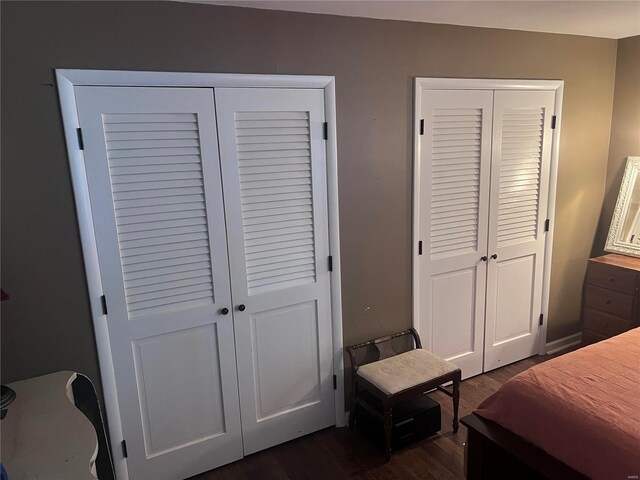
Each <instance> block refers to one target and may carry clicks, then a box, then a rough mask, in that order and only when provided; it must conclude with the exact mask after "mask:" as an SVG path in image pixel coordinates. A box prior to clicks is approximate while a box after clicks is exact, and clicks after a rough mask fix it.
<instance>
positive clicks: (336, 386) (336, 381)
mask: <svg viewBox="0 0 640 480" xmlns="http://www.w3.org/2000/svg"><path fill="white" fill-rule="evenodd" d="M333 389H334V390H337V389H338V377H336V376H335V375H334V376H333Z"/></svg>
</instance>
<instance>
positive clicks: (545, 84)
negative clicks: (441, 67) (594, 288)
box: [411, 77, 564, 355]
mask: <svg viewBox="0 0 640 480" xmlns="http://www.w3.org/2000/svg"><path fill="white" fill-rule="evenodd" d="M422 90H538V91H554V92H556V96H555V106H554V115H555V116H556V120H557V121H556V128H555V129H554V130H553V138H552V142H551V171H550V172H549V203H548V206H547V218H548V219H549V223H550V226H549V231H548V232H547V236H546V239H545V256H544V276H543V281H542V312H541V313H542V314H543V315H544V321H543V323H542V327H541V329H540V338H539V343H538V354H539V355H545V354H546V345H547V324H548V323H549V315H548V313H549V286H550V283H551V254H552V250H553V249H552V247H553V231H554V226H555V210H556V188H557V183H558V153H559V150H560V129H561V126H562V95H563V91H564V81H563V80H524V79H523V80H505V79H475V78H423V77H416V78H415V84H414V109H413V113H414V122H413V124H414V129H413V247H412V249H411V250H412V252H413V255H412V257H413V258H412V266H413V268H412V280H413V289H412V296H413V300H412V301H413V309H412V310H413V314H412V317H413V326H414V327H416V326H417V322H418V318H420V315H419V314H420V312H419V301H418V298H419V295H418V292H419V288H420V285H419V272H418V242H419V241H420V238H419V232H420V230H419V221H420V195H419V192H420V162H419V161H418V159H419V158H420V120H421V118H420V105H421V102H422Z"/></svg>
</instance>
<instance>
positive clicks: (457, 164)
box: [430, 108, 482, 255]
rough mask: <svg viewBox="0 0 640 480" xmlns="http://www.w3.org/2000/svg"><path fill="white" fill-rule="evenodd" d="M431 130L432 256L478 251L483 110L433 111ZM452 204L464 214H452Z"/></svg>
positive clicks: (442, 109) (448, 109)
mask: <svg viewBox="0 0 640 480" xmlns="http://www.w3.org/2000/svg"><path fill="white" fill-rule="evenodd" d="M431 128H432V129H433V137H432V143H431V155H432V167H431V168H432V172H431V178H432V180H431V184H432V187H431V195H432V197H431V200H432V203H431V219H432V223H431V225H432V227H431V242H430V245H431V254H432V255H433V254H443V253H454V252H457V251H459V250H460V248H475V247H476V246H477V235H478V230H477V224H478V201H479V190H480V145H481V128H482V110H481V109H465V108H461V109H452V108H441V109H434V111H433V117H432V118H431ZM452 201H455V202H456V207H455V209H456V210H459V211H461V212H463V213H462V214H460V215H456V214H455V213H452V208H451V202H452Z"/></svg>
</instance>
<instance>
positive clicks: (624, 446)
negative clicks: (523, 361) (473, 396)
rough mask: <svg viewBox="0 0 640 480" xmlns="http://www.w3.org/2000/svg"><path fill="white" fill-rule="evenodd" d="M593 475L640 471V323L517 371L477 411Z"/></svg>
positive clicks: (619, 475) (625, 476) (626, 476)
mask: <svg viewBox="0 0 640 480" xmlns="http://www.w3.org/2000/svg"><path fill="white" fill-rule="evenodd" d="M475 413H477V414H478V415H480V416H482V417H484V418H486V419H488V420H492V421H494V422H496V423H498V424H500V425H502V426H503V427H505V428H507V429H509V430H511V431H512V432H513V433H515V434H517V435H519V436H520V437H522V438H524V439H525V440H527V441H529V442H530V443H532V444H533V445H536V446H537V447H539V448H541V449H543V450H545V451H546V452H547V453H548V454H550V455H552V456H553V457H555V458H557V459H558V460H561V461H563V462H564V463H566V464H567V465H568V466H570V467H572V468H573V469H575V470H577V471H578V472H580V473H582V474H584V475H586V476H587V477H590V478H593V479H606V480H614V479H621V480H627V479H629V478H639V477H638V475H640V328H636V329H634V330H631V331H629V332H626V333H623V334H622V335H618V336H617V337H613V338H610V339H608V340H604V341H602V342H600V343H597V344H594V345H590V346H588V347H584V348H581V349H580V350H576V351H574V352H571V353H567V354H565V355H562V356H560V357H557V358H554V359H551V360H548V361H546V362H544V363H542V364H540V365H536V366H535V367H532V368H530V369H529V370H527V371H525V372H522V373H521V374H519V375H517V376H515V377H513V378H512V379H511V380H509V381H508V382H507V383H505V384H504V385H503V386H502V387H501V388H500V389H499V390H498V391H497V392H496V393H494V394H493V395H491V396H490V397H489V398H487V399H486V400H485V401H484V402H482V404H481V405H480V406H479V407H478V408H477V410H476V411H475Z"/></svg>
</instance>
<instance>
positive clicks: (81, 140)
mask: <svg viewBox="0 0 640 480" xmlns="http://www.w3.org/2000/svg"><path fill="white" fill-rule="evenodd" d="M76 133H77V134H78V150H84V138H83V137H82V129H81V128H76Z"/></svg>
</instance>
